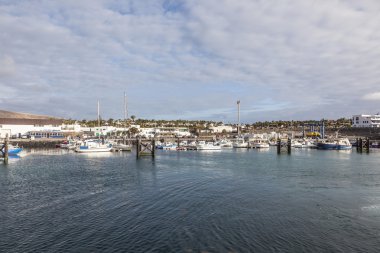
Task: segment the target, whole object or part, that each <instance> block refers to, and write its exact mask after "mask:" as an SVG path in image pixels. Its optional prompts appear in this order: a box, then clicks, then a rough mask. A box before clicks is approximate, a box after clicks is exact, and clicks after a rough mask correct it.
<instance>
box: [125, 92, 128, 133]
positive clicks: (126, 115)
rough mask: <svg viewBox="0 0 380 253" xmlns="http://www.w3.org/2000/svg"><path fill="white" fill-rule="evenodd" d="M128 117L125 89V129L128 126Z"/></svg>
mask: <svg viewBox="0 0 380 253" xmlns="http://www.w3.org/2000/svg"><path fill="white" fill-rule="evenodd" d="M127 118H128V109H127V93H126V92H125V91H124V130H125V129H126V128H127Z"/></svg>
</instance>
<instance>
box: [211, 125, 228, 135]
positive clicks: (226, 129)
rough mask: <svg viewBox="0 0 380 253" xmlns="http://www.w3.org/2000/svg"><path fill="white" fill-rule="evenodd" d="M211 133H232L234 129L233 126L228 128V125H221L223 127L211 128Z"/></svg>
mask: <svg viewBox="0 0 380 253" xmlns="http://www.w3.org/2000/svg"><path fill="white" fill-rule="evenodd" d="M210 129H211V131H212V132H213V133H223V132H225V133H232V131H233V127H232V126H226V125H221V126H212V127H210Z"/></svg>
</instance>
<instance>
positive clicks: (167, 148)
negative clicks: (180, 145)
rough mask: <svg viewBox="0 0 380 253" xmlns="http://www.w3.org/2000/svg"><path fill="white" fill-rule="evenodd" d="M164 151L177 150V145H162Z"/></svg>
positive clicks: (168, 143)
mask: <svg viewBox="0 0 380 253" xmlns="http://www.w3.org/2000/svg"><path fill="white" fill-rule="evenodd" d="M162 149H163V150H177V145H176V144H173V143H171V142H166V143H165V144H164V145H162Z"/></svg>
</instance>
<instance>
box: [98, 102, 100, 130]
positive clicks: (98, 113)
mask: <svg viewBox="0 0 380 253" xmlns="http://www.w3.org/2000/svg"><path fill="white" fill-rule="evenodd" d="M98 127H100V105H99V100H98Z"/></svg>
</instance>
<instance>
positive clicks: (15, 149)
mask: <svg viewBox="0 0 380 253" xmlns="http://www.w3.org/2000/svg"><path fill="white" fill-rule="evenodd" d="M0 147H3V148H2V150H1V151H2V152H4V149H5V147H4V144H0ZM22 150H23V149H22V148H21V147H19V146H18V144H16V145H12V144H8V155H17V154H18V153H20V152H21V151H22Z"/></svg>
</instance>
